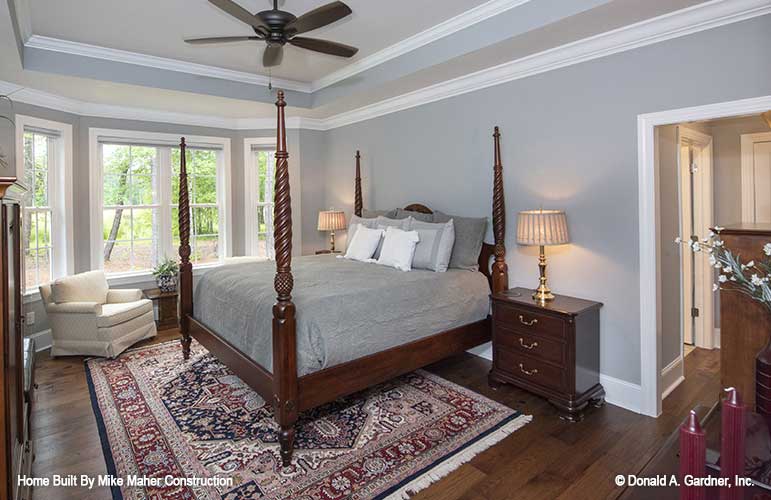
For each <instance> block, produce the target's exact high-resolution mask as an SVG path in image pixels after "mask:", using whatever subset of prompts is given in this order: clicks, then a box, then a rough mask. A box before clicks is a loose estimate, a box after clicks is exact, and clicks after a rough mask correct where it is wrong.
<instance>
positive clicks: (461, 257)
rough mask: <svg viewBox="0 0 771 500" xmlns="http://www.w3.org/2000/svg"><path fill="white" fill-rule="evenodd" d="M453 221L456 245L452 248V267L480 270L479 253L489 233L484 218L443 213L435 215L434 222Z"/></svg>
mask: <svg viewBox="0 0 771 500" xmlns="http://www.w3.org/2000/svg"><path fill="white" fill-rule="evenodd" d="M450 220H451V221H453V223H454V224H455V245H453V247H452V257H450V267H452V268H457V269H471V270H474V271H478V270H479V252H481V251H482V243H483V242H484V240H485V232H486V231H487V219H486V218H484V217H458V216H457V215H447V214H445V213H442V212H435V213H434V222H447V221H450Z"/></svg>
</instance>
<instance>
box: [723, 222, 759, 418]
mask: <svg viewBox="0 0 771 500" xmlns="http://www.w3.org/2000/svg"><path fill="white" fill-rule="evenodd" d="M720 238H721V239H722V240H723V242H724V243H725V246H726V248H728V249H729V250H731V252H732V253H733V254H734V255H740V256H741V261H742V262H743V263H747V262H749V261H750V260H755V261H760V260H761V259H762V257H763V256H764V254H763V245H765V244H766V243H768V242H771V224H741V225H734V226H729V227H726V228H725V229H721V230H720ZM770 335H771V314H769V313H768V311H767V310H766V309H765V308H764V307H763V305H761V304H760V303H759V302H756V301H754V300H752V299H750V298H749V297H747V296H745V295H742V294H740V293H739V292H734V291H730V290H721V291H720V385H721V386H723V387H735V388H736V390H738V391H739V393H740V394H742V396H743V397H744V403H745V404H746V405H747V406H748V407H749V408H757V410H758V411H759V412H760V411H761V408H765V409H766V411H768V414H771V374H769V376H768V377H766V378H765V379H764V380H758V381H757V386H756V380H755V365H756V359H755V358H756V356H757V355H758V353H759V352H760V351H761V350H762V349H763V348H764V347H765V346H766V344H767V343H768V342H769V340H770V339H771V337H770ZM758 394H760V395H761V396H760V398H757V396H758Z"/></svg>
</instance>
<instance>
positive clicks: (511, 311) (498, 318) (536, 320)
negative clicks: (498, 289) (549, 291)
mask: <svg viewBox="0 0 771 500" xmlns="http://www.w3.org/2000/svg"><path fill="white" fill-rule="evenodd" d="M494 308H495V311H494V312H493V318H495V322H496V323H501V324H502V325H504V326H506V327H508V328H511V329H514V328H516V329H517V330H518V331H521V332H523V333H524V332H527V333H537V334H540V335H552V336H556V337H557V338H560V339H564V338H565V337H566V331H565V330H566V328H565V326H566V325H565V322H564V321H563V320H561V319H559V318H555V317H554V316H548V315H546V314H539V313H537V312H533V311H531V310H529V309H525V308H519V307H516V306H512V305H509V304H503V303H500V302H495V305H494Z"/></svg>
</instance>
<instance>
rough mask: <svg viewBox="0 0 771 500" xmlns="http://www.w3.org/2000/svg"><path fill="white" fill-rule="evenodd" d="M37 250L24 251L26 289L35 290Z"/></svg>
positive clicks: (36, 283)
mask: <svg viewBox="0 0 771 500" xmlns="http://www.w3.org/2000/svg"><path fill="white" fill-rule="evenodd" d="M36 257H37V250H31V249H29V248H27V249H26V250H24V284H25V286H26V287H27V288H35V286H36V285H38V284H39V283H38V282H37V258H36Z"/></svg>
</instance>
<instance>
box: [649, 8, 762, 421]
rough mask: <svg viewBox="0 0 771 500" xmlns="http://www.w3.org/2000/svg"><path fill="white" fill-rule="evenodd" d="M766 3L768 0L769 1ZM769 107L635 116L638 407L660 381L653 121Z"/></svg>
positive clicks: (655, 404) (748, 103)
mask: <svg viewBox="0 0 771 500" xmlns="http://www.w3.org/2000/svg"><path fill="white" fill-rule="evenodd" d="M769 6H771V4H769ZM769 109H771V95H769V96H763V97H755V98H752V99H741V100H737V101H729V102H721V103H715V104H707V105H703V106H694V107H689V108H681V109H673V110H668V111H659V112H656V113H647V114H642V115H638V117H637V176H638V181H637V182H638V213H639V231H640V233H639V234H640V238H639V240H640V247H639V259H640V382H641V383H640V386H641V395H640V397H641V400H640V412H641V413H643V414H645V415H650V416H653V417H656V416H658V415H660V414H661V394H662V391H661V389H662V387H661V384H660V383H659V376H660V374H661V358H660V355H659V353H660V352H661V351H660V347H661V337H660V335H659V333H658V332H657V328H656V325H657V315H658V306H657V304H656V281H657V280H656V249H657V248H658V238H657V234H656V229H657V228H656V183H655V178H654V172H655V151H656V147H655V141H654V133H655V128H656V127H657V126H659V125H671V124H675V123H682V122H689V121H699V120H712V119H715V118H724V117H729V116H740V115H751V114H756V113H763V112H765V111H768V110H769Z"/></svg>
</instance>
